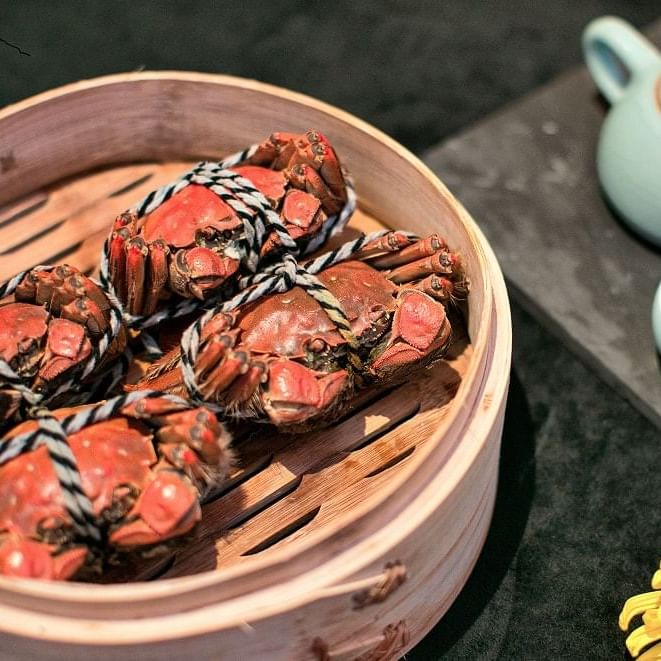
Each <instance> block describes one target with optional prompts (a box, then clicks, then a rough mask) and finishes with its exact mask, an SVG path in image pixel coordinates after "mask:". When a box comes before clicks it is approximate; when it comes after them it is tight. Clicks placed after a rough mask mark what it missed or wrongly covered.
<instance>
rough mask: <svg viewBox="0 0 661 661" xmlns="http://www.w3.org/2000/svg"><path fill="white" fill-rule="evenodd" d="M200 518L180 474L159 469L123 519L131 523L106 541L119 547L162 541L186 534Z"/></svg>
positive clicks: (191, 490)
mask: <svg viewBox="0 0 661 661" xmlns="http://www.w3.org/2000/svg"><path fill="white" fill-rule="evenodd" d="M201 516H202V510H201V509H200V504H199V502H198V494H197V491H196V489H195V488H194V487H193V485H192V484H190V482H187V481H186V480H185V478H184V477H183V475H181V473H178V472H174V471H172V470H161V471H159V473H158V474H157V476H156V477H155V478H154V479H153V480H152V481H151V482H150V483H149V485H148V486H147V488H146V489H145V490H144V491H143V492H142V494H141V495H140V497H139V498H138V500H137V502H136V504H135V506H134V507H133V509H132V510H131V512H130V513H129V515H128V516H127V520H129V521H131V523H127V524H125V525H121V526H119V527H118V528H116V529H115V530H113V531H112V532H111V533H110V536H109V541H110V543H111V544H115V545H117V546H119V547H131V546H138V545H145V544H155V543H157V542H163V541H165V540H167V539H170V538H172V537H176V536H177V535H182V534H183V533H185V532H188V531H189V530H190V529H191V528H192V527H193V526H194V525H195V524H196V523H197V522H198V521H199V520H200V518H201Z"/></svg>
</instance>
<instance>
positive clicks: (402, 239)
mask: <svg viewBox="0 0 661 661" xmlns="http://www.w3.org/2000/svg"><path fill="white" fill-rule="evenodd" d="M413 242H414V241H413V239H410V238H409V237H407V236H406V235H405V234H402V233H401V232H388V233H387V234H384V235H383V236H382V237H379V238H378V239H374V240H373V241H370V242H369V243H366V244H365V245H364V246H363V247H362V248H361V249H360V250H359V251H358V252H357V253H356V254H355V256H354V259H361V260H366V259H368V258H369V257H372V256H374V255H380V254H381V253H383V252H387V253H391V252H398V251H401V250H402V249H403V248H406V247H407V246H410V245H411V244H412V243H413ZM393 257H394V255H393ZM375 261H376V260H373V261H372V262H370V266H374V262H375ZM374 268H378V267H377V266H374ZM385 268H388V267H385Z"/></svg>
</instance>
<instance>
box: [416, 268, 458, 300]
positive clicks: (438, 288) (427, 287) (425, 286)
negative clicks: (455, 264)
mask: <svg viewBox="0 0 661 661" xmlns="http://www.w3.org/2000/svg"><path fill="white" fill-rule="evenodd" d="M405 288H407V289H408V288H411V289H417V290H419V291H422V292H424V293H425V294H427V295H428V296H431V297H432V298H434V299H436V300H437V301H440V302H441V303H446V302H448V301H451V300H452V298H453V294H454V291H455V285H454V283H453V282H452V281H451V280H448V279H447V278H443V277H442V276H438V275H436V274H435V273H432V275H429V276H427V277H426V278H424V280H420V281H419V282H416V283H414V284H411V285H406V286H405Z"/></svg>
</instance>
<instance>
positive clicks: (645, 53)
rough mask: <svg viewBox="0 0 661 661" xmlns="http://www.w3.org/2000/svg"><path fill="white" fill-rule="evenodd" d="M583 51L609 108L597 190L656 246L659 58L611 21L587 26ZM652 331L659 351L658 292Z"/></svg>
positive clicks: (660, 182)
mask: <svg viewBox="0 0 661 661" xmlns="http://www.w3.org/2000/svg"><path fill="white" fill-rule="evenodd" d="M583 50H584V53H585V59H586V62H587V65H588V68H589V69H590V73H591V74H592V77H593V79H594V81H595V83H596V84H597V87H598V88H599V90H600V91H601V93H602V94H603V95H604V97H605V98H606V100H607V101H608V102H609V103H610V105H611V108H610V110H609V112H608V115H607V117H606V119H605V121H604V124H603V126H602V129H601V133H600V136H599V145H598V148H597V170H598V173H599V180H600V182H601V186H602V188H603V190H604V193H605V194H606V196H607V197H608V198H609V200H610V201H611V203H612V205H613V206H614V207H615V209H616V210H617V211H618V212H619V214H620V215H621V216H622V218H623V220H624V221H625V222H626V223H628V224H629V226H630V227H631V228H632V229H633V230H634V231H635V232H637V233H638V234H640V235H641V236H643V237H644V238H645V239H647V240H648V241H651V242H653V243H655V244H656V245H658V246H661V53H659V51H658V50H657V49H656V48H655V47H654V46H653V45H652V44H651V43H650V42H649V41H647V39H645V37H643V36H642V35H641V34H640V33H639V32H638V31H637V30H635V29H634V28H633V27H632V26H631V25H629V23H627V22H626V21H623V20H621V19H619V18H615V17H613V16H604V17H602V18H598V19H596V20H594V21H592V22H591V23H590V24H589V25H588V26H587V28H586V29H585V31H584V33H583ZM660 275H661V274H660ZM652 325H653V329H654V335H655V340H656V345H657V347H658V348H659V351H661V286H660V287H659V290H658V291H657V295H656V298H655V300H654V303H653V306H652Z"/></svg>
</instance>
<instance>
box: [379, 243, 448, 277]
mask: <svg viewBox="0 0 661 661" xmlns="http://www.w3.org/2000/svg"><path fill="white" fill-rule="evenodd" d="M458 265H459V258H458V257H457V256H456V255H454V254H453V253H451V252H449V251H447V250H443V251H441V252H437V253H435V254H433V255H430V256H429V257H423V258H422V259H418V260H416V261H415V262H410V263H408V264H404V265H403V266H400V267H398V268H396V269H393V270H392V271H390V273H388V274H387V275H386V277H387V278H388V280H390V281H392V282H394V283H396V284H402V283H404V282H411V281H412V280H419V279H420V278H424V277H425V276H427V275H431V274H432V273H436V274H444V275H451V274H452V273H454V272H455V271H456V270H457V267H458Z"/></svg>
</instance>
